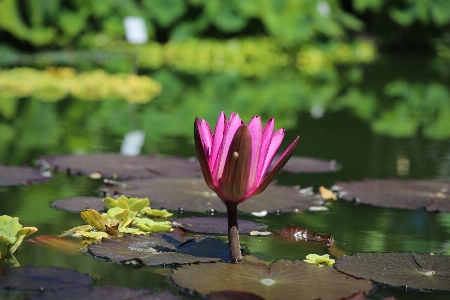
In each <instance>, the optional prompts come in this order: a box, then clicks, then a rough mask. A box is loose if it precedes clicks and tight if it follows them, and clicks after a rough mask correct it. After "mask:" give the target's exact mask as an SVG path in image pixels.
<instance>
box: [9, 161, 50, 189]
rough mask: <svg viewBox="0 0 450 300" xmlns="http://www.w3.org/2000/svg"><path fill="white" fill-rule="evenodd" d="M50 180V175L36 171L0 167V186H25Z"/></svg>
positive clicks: (24, 168) (27, 168)
mask: <svg viewBox="0 0 450 300" xmlns="http://www.w3.org/2000/svg"><path fill="white" fill-rule="evenodd" d="M50 179H52V177H51V175H50V174H48V173H46V172H42V171H40V170H37V169H33V168H29V167H15V166H3V165H0V186H14V185H27V184H31V183H37V182H44V181H49V180H50Z"/></svg>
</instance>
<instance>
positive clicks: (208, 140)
mask: <svg viewBox="0 0 450 300" xmlns="http://www.w3.org/2000/svg"><path fill="white" fill-rule="evenodd" d="M199 133H200V139H201V140H202V144H203V149H204V150H205V154H206V157H209V156H210V154H211V148H212V140H213V137H212V133H211V127H209V124H208V122H206V120H201V121H200V126H199Z"/></svg>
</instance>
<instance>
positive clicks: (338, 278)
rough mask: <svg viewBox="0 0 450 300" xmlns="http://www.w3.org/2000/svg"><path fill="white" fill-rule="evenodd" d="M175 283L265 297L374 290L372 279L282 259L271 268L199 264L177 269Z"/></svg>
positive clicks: (344, 294) (200, 289) (322, 295)
mask: <svg viewBox="0 0 450 300" xmlns="http://www.w3.org/2000/svg"><path fill="white" fill-rule="evenodd" d="M170 277H171V279H172V280H173V282H174V283H175V284H176V285H177V286H179V287H181V288H183V289H188V290H191V291H197V292H199V293H201V294H205V295H207V294H210V293H212V292H216V291H236V292H247V293H252V294H255V295H257V296H260V297H262V298H264V299H298V298H299V295H301V298H302V299H323V300H325V299H341V298H344V297H347V296H350V295H353V294H355V293H357V292H360V291H364V292H367V291H369V290H371V289H372V284H371V282H370V281H369V280H361V279H355V278H353V277H351V276H347V275H345V274H343V273H340V272H338V271H336V270H335V269H333V268H329V267H319V266H316V265H312V264H308V263H305V262H302V261H289V260H284V259H281V260H278V261H277V262H275V263H273V264H272V265H271V266H270V267H268V266H265V265H251V264H246V263H243V264H226V263H215V264H197V265H189V266H183V267H181V268H177V269H176V270H175V271H174V273H173V274H171V275H170Z"/></svg>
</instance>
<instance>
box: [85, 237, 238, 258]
mask: <svg viewBox="0 0 450 300" xmlns="http://www.w3.org/2000/svg"><path fill="white" fill-rule="evenodd" d="M177 238H179V239H180V240H178V239H177ZM183 241H184V242H183ZM88 249H89V252H90V253H91V254H92V255H93V256H94V257H96V258H100V259H106V260H110V261H113V262H117V263H127V262H132V261H136V262H137V263H138V264H139V263H143V264H144V265H166V264H187V263H196V262H217V261H229V260H230V258H229V256H230V252H229V247H228V244H226V243H224V242H222V241H220V240H216V239H211V238H196V239H194V238H191V239H189V240H187V239H186V238H181V237H178V236H175V235H170V234H160V233H154V234H151V235H149V236H128V235H126V236H123V237H121V238H109V239H103V240H102V242H100V243H93V244H90V245H89V246H88Z"/></svg>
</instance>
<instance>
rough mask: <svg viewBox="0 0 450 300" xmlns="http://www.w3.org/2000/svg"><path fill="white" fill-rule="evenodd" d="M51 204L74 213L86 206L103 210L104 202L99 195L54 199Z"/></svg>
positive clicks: (86, 207)
mask: <svg viewBox="0 0 450 300" xmlns="http://www.w3.org/2000/svg"><path fill="white" fill-rule="evenodd" d="M51 206H52V207H53V208H56V209H60V210H65V211H70V212H74V213H80V212H82V211H83V210H85V209H88V208H89V209H94V210H96V211H99V212H101V211H104V210H105V206H106V203H104V202H103V198H99V197H74V198H66V199H59V200H55V201H53V202H52V204H51Z"/></svg>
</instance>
